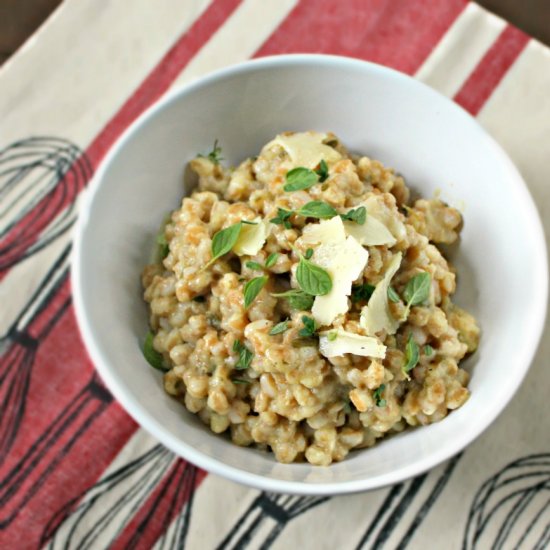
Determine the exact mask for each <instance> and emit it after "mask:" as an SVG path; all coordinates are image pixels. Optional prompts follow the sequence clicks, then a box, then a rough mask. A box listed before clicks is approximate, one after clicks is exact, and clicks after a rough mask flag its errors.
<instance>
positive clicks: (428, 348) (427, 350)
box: [424, 344, 434, 357]
mask: <svg viewBox="0 0 550 550" xmlns="http://www.w3.org/2000/svg"><path fill="white" fill-rule="evenodd" d="M433 352H434V349H433V348H432V346H430V344H426V345H425V346H424V355H425V356H426V357H430V355H433Z"/></svg>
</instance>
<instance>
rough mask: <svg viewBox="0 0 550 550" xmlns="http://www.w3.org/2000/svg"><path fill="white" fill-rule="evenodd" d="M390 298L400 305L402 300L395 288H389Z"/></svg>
mask: <svg viewBox="0 0 550 550" xmlns="http://www.w3.org/2000/svg"><path fill="white" fill-rule="evenodd" d="M388 298H389V299H390V300H391V301H392V302H393V303H394V304H398V303H399V302H400V301H401V298H399V294H397V292H396V290H395V288H393V286H390V287H388Z"/></svg>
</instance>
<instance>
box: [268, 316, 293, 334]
mask: <svg viewBox="0 0 550 550" xmlns="http://www.w3.org/2000/svg"><path fill="white" fill-rule="evenodd" d="M288 323H289V321H288V319H287V320H286V321H281V322H280V323H277V324H276V325H275V326H274V327H273V328H272V329H271V330H270V331H269V335H270V336H275V335H277V334H282V333H283V332H285V331H287V330H288Z"/></svg>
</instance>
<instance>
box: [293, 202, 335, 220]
mask: <svg viewBox="0 0 550 550" xmlns="http://www.w3.org/2000/svg"><path fill="white" fill-rule="evenodd" d="M297 213H298V214H299V215H300V216H304V218H319V219H322V220H325V219H328V218H334V216H337V215H338V212H336V210H334V208H332V206H330V204H328V203H326V202H323V201H310V202H308V203H306V204H304V206H302V207H301V208H300V209H299V210H298V212H297Z"/></svg>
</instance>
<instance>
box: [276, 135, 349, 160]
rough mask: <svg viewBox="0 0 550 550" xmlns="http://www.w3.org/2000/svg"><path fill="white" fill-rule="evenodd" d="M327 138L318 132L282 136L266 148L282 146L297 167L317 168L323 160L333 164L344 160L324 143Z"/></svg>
mask: <svg viewBox="0 0 550 550" xmlns="http://www.w3.org/2000/svg"><path fill="white" fill-rule="evenodd" d="M326 137H327V135H326V134H320V133H318V132H301V133H296V134H291V135H284V134H280V135H278V136H277V137H276V138H275V139H274V140H273V141H271V142H270V143H268V144H267V145H266V147H270V146H271V145H274V144H277V145H280V146H281V147H282V148H283V149H284V150H285V151H286V152H287V153H288V156H289V157H290V159H291V160H292V163H293V165H294V166H295V167H298V166H304V167H306V168H315V167H316V166H317V165H318V164H319V163H320V162H321V161H322V160H324V161H325V162H327V163H331V162H336V161H338V160H340V159H341V158H342V156H341V155H340V153H338V151H336V149H333V148H332V147H330V146H329V145H325V144H324V143H323V140H324V139H326Z"/></svg>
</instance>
